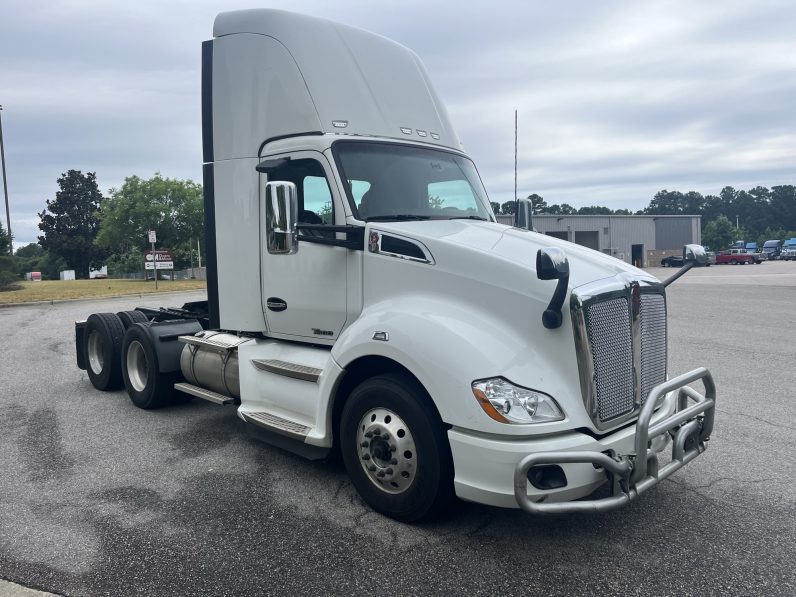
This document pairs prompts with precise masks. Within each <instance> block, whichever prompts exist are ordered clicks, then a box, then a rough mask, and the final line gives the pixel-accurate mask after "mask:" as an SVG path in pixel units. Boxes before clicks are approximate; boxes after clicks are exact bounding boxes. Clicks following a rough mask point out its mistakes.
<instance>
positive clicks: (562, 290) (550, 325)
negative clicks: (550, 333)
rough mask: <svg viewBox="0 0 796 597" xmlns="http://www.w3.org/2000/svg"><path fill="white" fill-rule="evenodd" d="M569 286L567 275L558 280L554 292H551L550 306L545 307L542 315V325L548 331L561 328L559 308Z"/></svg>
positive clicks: (561, 319)
mask: <svg viewBox="0 0 796 597" xmlns="http://www.w3.org/2000/svg"><path fill="white" fill-rule="evenodd" d="M568 285H569V273H567V274H566V275H564V276H563V277H561V278H559V279H558V284H557V285H556V290H555V292H553V298H551V299H550V304H549V305H547V309H545V311H544V313H542V324H543V325H544V327H546V328H547V329H548V330H554V329H556V328H560V327H561V323H562V322H563V321H564V318H563V316H562V315H561V307H562V306H563V305H564V298H565V297H566V295H567V286H568Z"/></svg>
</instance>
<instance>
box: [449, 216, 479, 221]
mask: <svg viewBox="0 0 796 597" xmlns="http://www.w3.org/2000/svg"><path fill="white" fill-rule="evenodd" d="M448 219H449V220H480V221H481V222H488V221H489V220H488V219H487V218H482V217H481V216H454V217H452V218H448Z"/></svg>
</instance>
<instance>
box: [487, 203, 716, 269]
mask: <svg viewBox="0 0 796 597" xmlns="http://www.w3.org/2000/svg"><path fill="white" fill-rule="evenodd" d="M497 218H498V221H499V222H503V223H505V224H511V223H513V222H514V216H503V215H501V216H497ZM701 219H702V217H701V216H576V215H572V216H554V215H546V214H539V215H535V216H533V226H534V228H536V230H537V232H540V233H542V234H548V235H550V236H555V237H556V238H561V239H564V240H568V241H570V242H573V243H577V244H579V245H583V246H585V247H589V248H590V249H595V250H596V251H602V252H603V253H607V254H609V255H613V256H614V257H616V258H618V259H622V260H623V261H626V262H628V263H632V264H634V265H636V266H639V267H647V266H652V265H657V264H658V263H659V262H660V259H661V257H663V256H664V255H672V254H679V253H680V252H681V251H682V249H683V245H685V244H689V243H695V244H702V233H701V230H702V223H701Z"/></svg>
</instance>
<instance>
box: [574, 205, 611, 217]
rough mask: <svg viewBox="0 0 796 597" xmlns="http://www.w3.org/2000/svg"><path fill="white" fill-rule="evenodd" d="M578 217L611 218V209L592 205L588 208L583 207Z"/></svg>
mask: <svg viewBox="0 0 796 597" xmlns="http://www.w3.org/2000/svg"><path fill="white" fill-rule="evenodd" d="M578 215H587V216H610V215H611V208H610V207H603V206H601V205H590V206H588V207H581V208H580V209H579V210H578Z"/></svg>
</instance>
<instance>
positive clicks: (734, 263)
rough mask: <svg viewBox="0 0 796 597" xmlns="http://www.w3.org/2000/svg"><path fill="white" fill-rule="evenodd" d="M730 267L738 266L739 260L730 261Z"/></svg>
mask: <svg viewBox="0 0 796 597" xmlns="http://www.w3.org/2000/svg"><path fill="white" fill-rule="evenodd" d="M730 265H738V260H737V259H730Z"/></svg>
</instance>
